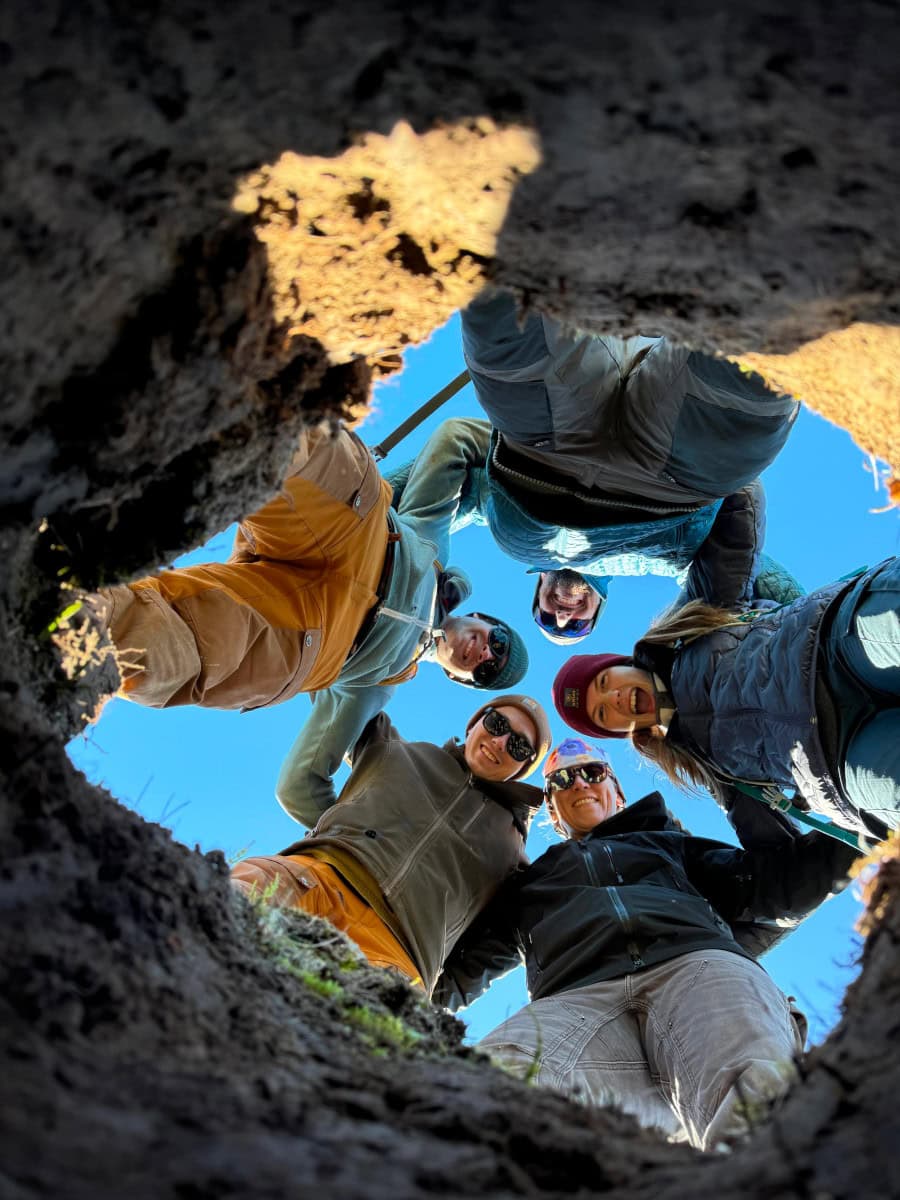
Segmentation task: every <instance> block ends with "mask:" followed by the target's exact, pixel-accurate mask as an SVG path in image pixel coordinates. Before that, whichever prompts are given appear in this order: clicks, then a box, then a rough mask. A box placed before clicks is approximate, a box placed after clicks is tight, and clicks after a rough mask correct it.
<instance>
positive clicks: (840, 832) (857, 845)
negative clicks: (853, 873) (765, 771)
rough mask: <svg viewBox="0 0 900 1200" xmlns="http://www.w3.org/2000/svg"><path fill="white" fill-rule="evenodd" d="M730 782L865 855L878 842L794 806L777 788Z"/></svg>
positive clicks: (768, 806) (769, 805)
mask: <svg viewBox="0 0 900 1200" xmlns="http://www.w3.org/2000/svg"><path fill="white" fill-rule="evenodd" d="M729 782H730V783H731V784H732V786H733V787H736V788H737V789H738V791H739V792H743V793H744V795H745V796H752V797H753V799H754V800H759V801H760V803H762V804H765V805H766V807H767V808H774V809H776V810H777V811H778V812H783V813H787V815H788V816H789V817H793V818H794V820H796V821H800V822H801V824H803V825H809V826H810V827H811V828H812V829H817V830H818V831H819V833H824V834H827V835H828V837H832V838H836V839H837V841H839V842H846V843H847V845H848V846H853V847H854V849H856V850H861V851H862V852H863V854H867V853H868V852H869V851H870V850H871V849H872V846H873V845H874V844H875V842H876V841H877V838H874V837H871V838H869V837H866V835H865V834H862V833H859V834H857V833H853V831H852V830H850V829H843V828H842V827H841V826H840V825H835V823H834V822H833V821H829V820H828V819H827V817H819V816H816V814H815V813H811V812H805V811H804V810H803V809H802V808H798V807H797V806H796V804H792V803H791V801H790V800H789V799H788V797H787V796H785V795H784V793H783V792H780V791H778V789H777V788H775V787H771V788H761V787H754V786H753V785H752V784H749V783H739V782H738V781H737V780H736V779H732V780H729Z"/></svg>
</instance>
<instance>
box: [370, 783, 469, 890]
mask: <svg viewBox="0 0 900 1200" xmlns="http://www.w3.org/2000/svg"><path fill="white" fill-rule="evenodd" d="M474 782H475V777H474V775H472V774H471V773H470V774H469V775H467V776H466V780H465V782H464V783H463V785H462V787H461V788H460V789H459V791H458V792H457V793H456V795H455V796H454V797H453V799H452V800H451V801H450V803H449V804H448V805H447V806H446V807H445V808H444V809H443V810H442V812H441V813H440V814H439V815H438V816H437V817H436V818H435V820H434V821H433V822H432V823H431V825H430V827H429V828H428V829H427V830H426V831H425V833H424V834H423V835H422V837H421V838H420V839H419V842H418V843H417V844H416V845H415V846H414V847H413V848H412V850H411V851H410V852H409V854H408V855H407V856H406V860H405V861H404V862H403V863H401V864H400V866H399V867H398V868H397V871H396V872H395V874H394V877H393V879H391V880H388V881H387V882H386V883H385V884H384V886H383V888H382V889H381V890H382V893H383V894H384V896H385V897H386V898H387V897H390V896H391V895H393V894H394V893H395V892H396V891H397V889H398V888H399V887H400V885H401V884H402V883H403V881H404V879H405V878H406V876H407V875H408V874H409V872H410V870H411V869H412V867H413V866H414V865H415V863H416V861H417V860H418V859H419V858H420V857H421V855H422V854H424V852H425V851H426V849H427V848H428V846H429V845H430V844H431V842H433V841H434V839H435V838H436V837H437V835H438V832H439V831H440V830H441V829H443V828H444V826H445V825H448V824H449V822H450V817H451V815H452V814H453V811H454V810H455V809H456V807H457V805H458V804H459V803H460V801H461V800H462V798H463V797H464V796H465V794H466V792H467V791H468V790H469V788H470V787H472V786H473V784H474Z"/></svg>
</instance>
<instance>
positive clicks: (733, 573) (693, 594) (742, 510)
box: [683, 479, 766, 609]
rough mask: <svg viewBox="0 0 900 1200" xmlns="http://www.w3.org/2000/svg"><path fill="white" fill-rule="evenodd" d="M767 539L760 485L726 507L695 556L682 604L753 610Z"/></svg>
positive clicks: (749, 487) (745, 490) (756, 483)
mask: <svg viewBox="0 0 900 1200" xmlns="http://www.w3.org/2000/svg"><path fill="white" fill-rule="evenodd" d="M765 535H766V495H765V492H764V491H763V487H762V484H761V483H760V482H759V480H758V479H757V480H754V481H753V483H748V484H747V485H746V486H745V487H742V488H741V489H740V491H737V492H733V493H732V494H731V495H730V496H726V497H725V499H724V500H723V501H722V504H721V507H720V508H719V511H718V512H717V513H716V519H715V521H713V524H712V528H711V529H710V531H709V533H708V534H707V535H706V537H705V539H704V540H703V542H702V543H701V545H700V547H699V548H698V550H697V553H696V554H695V555H694V558H693V561H692V562H691V566H690V569H689V571H688V576H687V580H686V582H685V586H684V592H683V600H684V603H687V601H689V600H704V601H706V603H707V604H715V605H718V607H719V608H728V609H745V608H749V607H750V604H751V601H752V599H753V594H754V583H755V581H756V576H757V573H758V571H759V563H760V554H761V553H762V546H763V541H764V540H765Z"/></svg>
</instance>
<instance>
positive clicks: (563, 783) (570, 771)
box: [544, 763, 612, 792]
mask: <svg viewBox="0 0 900 1200" xmlns="http://www.w3.org/2000/svg"><path fill="white" fill-rule="evenodd" d="M610 778H612V771H611V770H610V769H609V767H608V765H607V764H606V763H586V764H585V765H584V766H583V767H560V769H559V770H558V771H551V772H550V774H549V775H548V776H547V778H546V779H545V780H544V786H545V788H546V790H547V791H548V792H567V791H568V790H569V788H570V787H572V785H573V784H574V782H575V780H576V779H583V780H584V782H585V783H602V782H603V780H604V779H610Z"/></svg>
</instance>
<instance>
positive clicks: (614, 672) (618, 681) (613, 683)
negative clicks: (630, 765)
mask: <svg viewBox="0 0 900 1200" xmlns="http://www.w3.org/2000/svg"><path fill="white" fill-rule="evenodd" d="M586 701H587V711H588V716H589V717H590V719H591V720H592V721H594V723H595V724H597V725H600V726H601V727H602V728H603V729H609V730H611V731H612V732H613V733H631V732H632V731H633V730H635V729H650V728H651V727H652V726H653V725H655V724H656V723H657V716H656V691H655V689H654V687H653V678H652V676H651V675H650V673H649V672H648V671H642V670H641V668H640V667H631V666H621V665H619V666H615V667H605V668H604V669H603V670H602V671H600V672H599V673H598V674H597V675H595V676H594V678H593V679H592V680H591V682H590V683H589V684H588V689H587V696H586Z"/></svg>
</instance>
